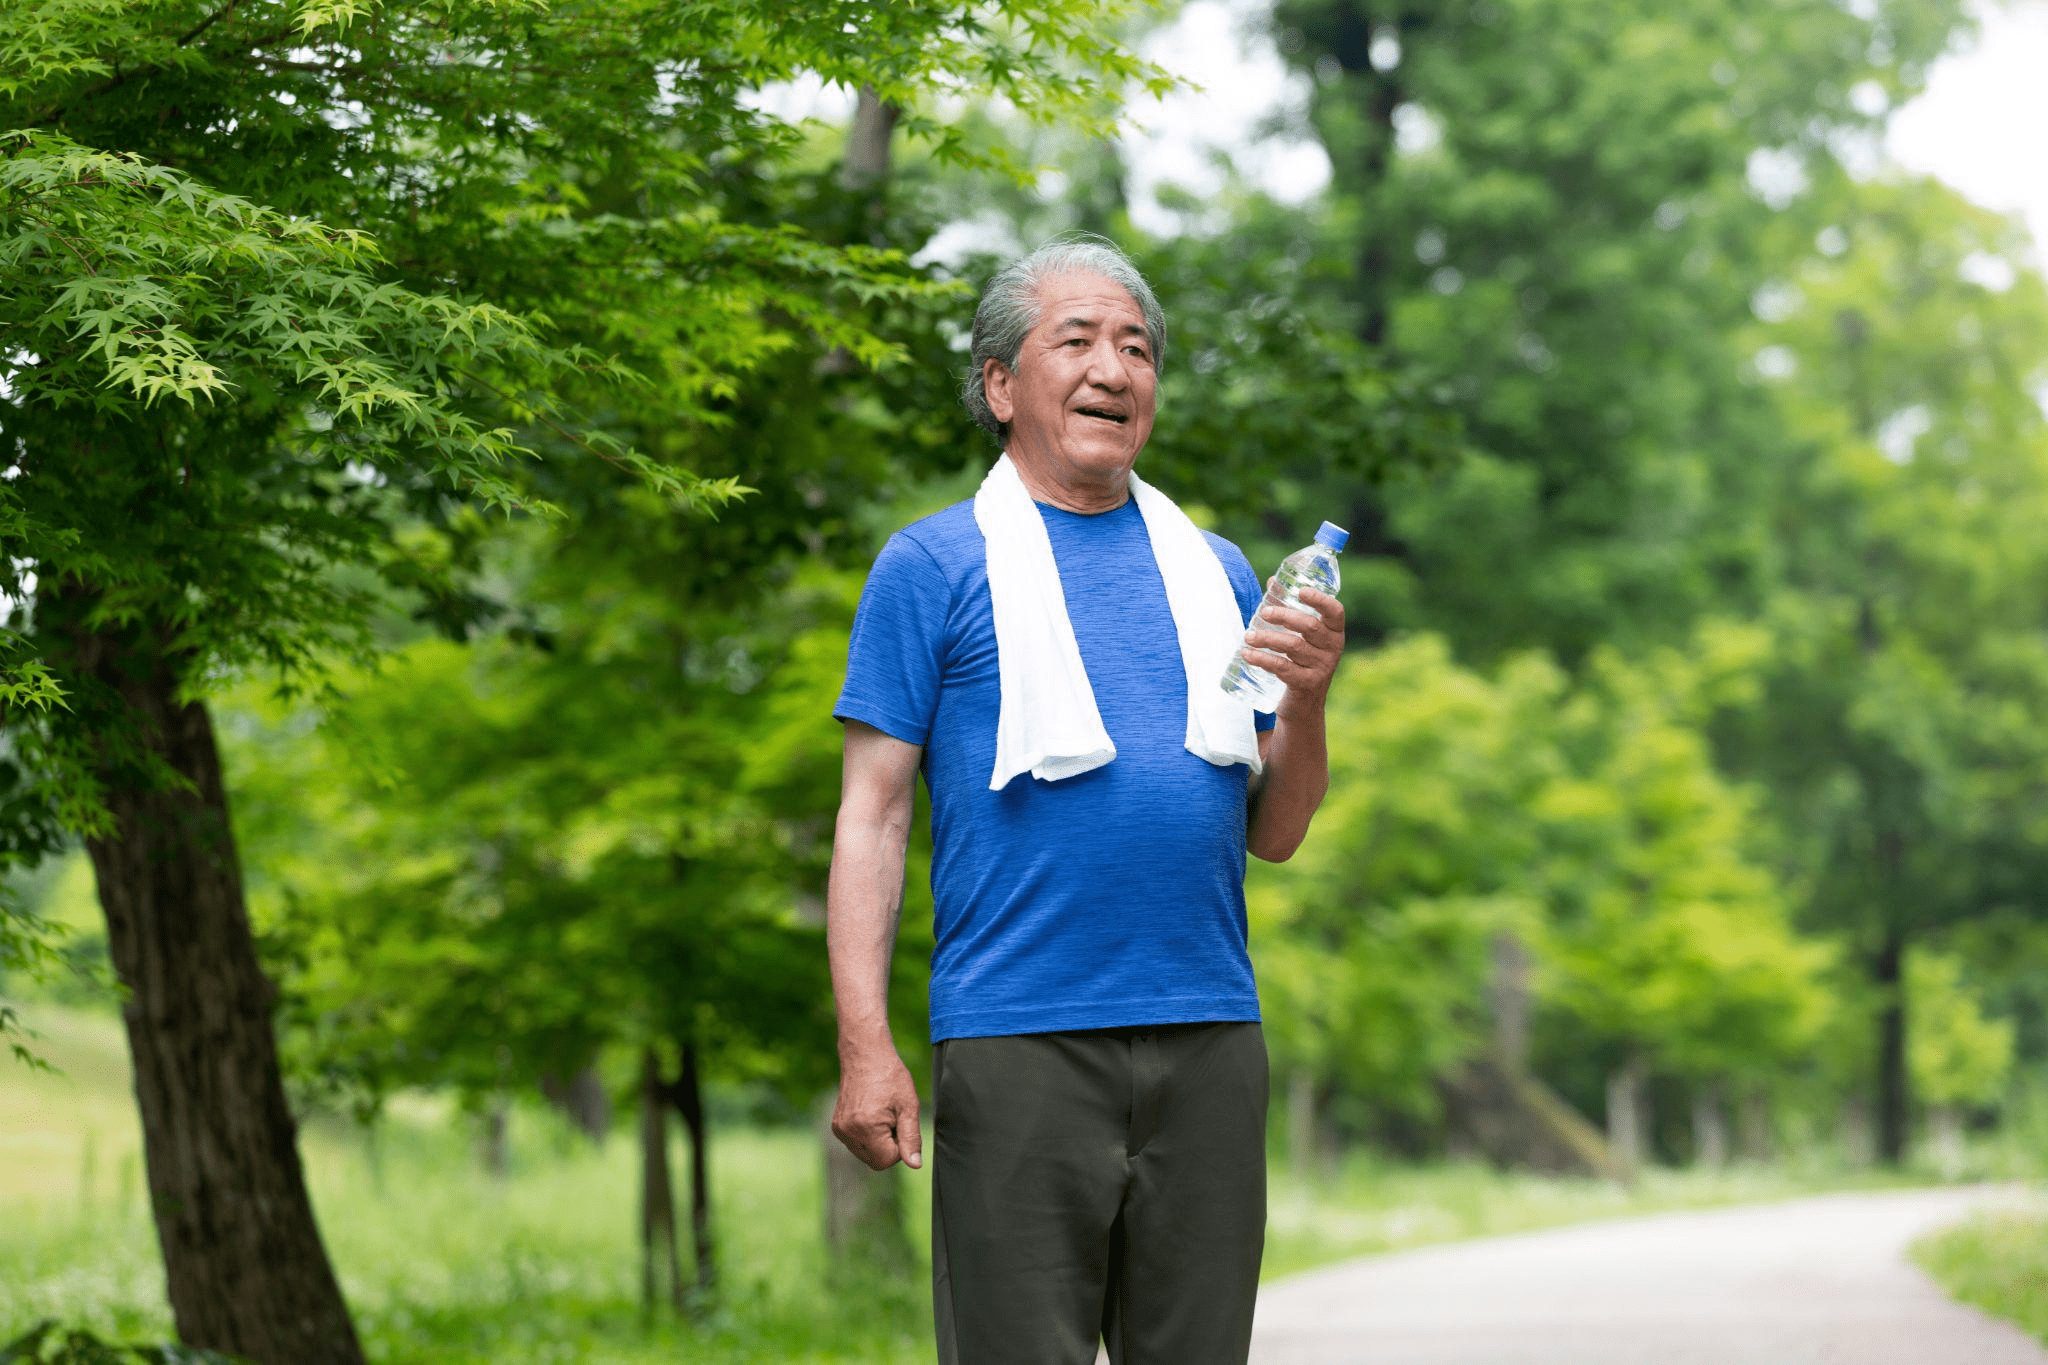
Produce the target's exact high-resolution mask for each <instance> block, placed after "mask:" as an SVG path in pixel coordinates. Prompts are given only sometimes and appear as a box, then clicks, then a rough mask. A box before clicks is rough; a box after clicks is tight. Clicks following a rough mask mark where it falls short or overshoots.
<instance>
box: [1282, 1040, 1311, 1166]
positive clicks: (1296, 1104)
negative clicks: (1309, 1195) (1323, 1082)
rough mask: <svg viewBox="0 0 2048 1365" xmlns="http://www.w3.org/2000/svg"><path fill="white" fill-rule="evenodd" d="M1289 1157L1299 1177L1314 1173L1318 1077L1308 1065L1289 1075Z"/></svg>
mask: <svg viewBox="0 0 2048 1365" xmlns="http://www.w3.org/2000/svg"><path fill="white" fill-rule="evenodd" d="M1287 1159H1288V1161H1289V1162H1290V1163H1291V1164H1292V1165H1293V1166H1294V1174H1295V1176H1296V1177H1297V1178H1298V1179H1301V1180H1307V1179H1308V1178H1310V1177H1311V1176H1312V1175H1313V1174H1314V1163H1315V1159H1316V1079H1315V1077H1314V1076H1313V1075H1312V1074H1310V1072H1309V1070H1308V1069H1307V1068H1306V1067H1302V1068H1299V1069H1297V1070H1295V1071H1293V1072H1291V1073H1289V1075H1288V1077H1287Z"/></svg>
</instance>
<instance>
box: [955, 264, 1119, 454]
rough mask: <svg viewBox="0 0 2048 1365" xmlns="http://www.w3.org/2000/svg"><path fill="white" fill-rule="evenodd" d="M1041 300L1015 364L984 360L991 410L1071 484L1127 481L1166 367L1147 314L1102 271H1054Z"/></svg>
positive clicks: (1021, 448)
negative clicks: (1159, 361)
mask: <svg viewBox="0 0 2048 1365" xmlns="http://www.w3.org/2000/svg"><path fill="white" fill-rule="evenodd" d="M1038 299H1039V311H1038V322H1037V325H1035V326H1034V327H1032V329H1031V331H1030V333H1029V335H1027V336H1026V337H1025V338H1024V345H1023V346H1022V347H1021V348H1020V349H1019V350H1018V352H1017V368H1016V370H1015V371H1014V372H1013V371H1010V370H1008V369H1006V368H1004V366H1003V365H1002V364H1001V363H1000V362H999V361H993V360H992V361H989V362H988V363H987V364H986V365H985V366H983V369H982V384H983V388H984V391H985V392H986V393H987V396H988V405H989V410H990V411H991V412H993V413H995V415H996V420H998V421H1001V422H1008V423H1009V424H1010V449H1011V451H1012V452H1013V457H1014V458H1019V459H1025V460H1031V461H1033V462H1034V464H1035V465H1036V467H1037V468H1039V469H1041V470H1044V471H1045V472H1046V473H1047V474H1049V475H1051V476H1053V477H1056V478H1058V479H1060V481H1061V482H1063V483H1067V484H1070V485H1074V486H1078V487H1091V486H1093V487H1116V486H1119V485H1121V484H1122V483H1123V481H1124V478H1125V476H1126V475H1128V474H1129V473H1130V470H1131V466H1132V465H1134V464H1136V463H1137V459H1138V452H1139V451H1140V450H1142V449H1143V448H1144V446H1145V439H1146V438H1147V437H1148V436H1150V435H1151V434H1152V414H1153V404H1154V399H1155V396H1156V392H1157V389H1158V384H1159V376H1158V374H1157V372H1156V371H1155V370H1154V369H1153V368H1152V365H1153V356H1152V343H1151V341H1150V339H1149V338H1148V337H1147V336H1146V335H1145V315H1144V314H1143V313H1142V312H1140V311H1139V309H1138V304H1137V301H1136V300H1134V299H1133V298H1132V297H1131V296H1130V294H1129V293H1127V292H1126V291H1125V290H1124V288H1123V286H1121V285H1119V284H1117V283H1115V282H1114V281H1112V280H1109V279H1106V278H1104V277H1103V276H1101V275H1094V274H1077V275H1061V276H1055V277H1054V278H1052V279H1050V280H1047V281H1046V282H1045V283H1044V284H1043V285H1041V286H1040V288H1039V294H1038Z"/></svg>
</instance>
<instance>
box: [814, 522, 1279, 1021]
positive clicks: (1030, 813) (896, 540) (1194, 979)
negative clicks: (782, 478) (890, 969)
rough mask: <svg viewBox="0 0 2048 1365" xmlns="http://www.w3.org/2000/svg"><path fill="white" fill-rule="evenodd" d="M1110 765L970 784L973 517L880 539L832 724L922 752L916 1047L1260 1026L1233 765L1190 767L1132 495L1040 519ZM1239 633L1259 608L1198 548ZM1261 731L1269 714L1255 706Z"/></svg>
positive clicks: (977, 666) (1164, 627) (1244, 583)
mask: <svg viewBox="0 0 2048 1365" xmlns="http://www.w3.org/2000/svg"><path fill="white" fill-rule="evenodd" d="M1038 510H1039V513H1040V514H1041V515H1042V516H1043V517H1044V519H1045V529H1046V532H1047V534H1048V536H1049V537H1050V539H1051V541H1052V551H1053V558H1054V559H1055V561H1056V562H1057V563H1058V565H1059V573H1060V582H1061V584H1062V585H1063V586H1064V588H1065V590H1066V598H1067V615H1068V618H1069V619H1070V620H1071V621H1072V622H1073V625H1074V639H1075V642H1076V643H1077V644H1078V645H1079V646H1080V649H1081V661H1082V663H1083V664H1084V665H1085V666H1086V668H1087V670H1088V680H1089V683H1090V685H1091V686H1092V687H1093V689H1094V692H1095V704H1096V708H1097V709H1098V711H1099V712H1100V713H1101V716H1102V723H1103V727H1104V728H1105V729H1107V730H1108V731H1109V737H1110V739H1111V740H1112V741H1113V742H1114V743H1115V745H1116V757H1115V758H1114V759H1111V760H1110V761H1109V762H1108V763H1106V764H1104V765H1102V766H1101V767H1099V768H1095V769H1093V770H1091V771H1089V772H1085V773H1081V774H1079V775H1078V776H1075V777H1067V778H1062V779H1060V780H1059V781H1057V782H1047V781H1044V780H1042V779H1040V778H1037V777H1034V776H1032V775H1031V774H1030V773H1028V772H1027V773H1024V774H1021V775H1019V776H1018V777H1016V778H1014V779H1012V780H1011V782H1010V783H1009V785H1008V786H1006V787H1005V788H1004V789H1003V790H1002V791H1000V792H992V791H990V790H989V789H988V780H989V773H990V771H991V770H992V769H993V768H994V766H995V752H996V719H997V715H998V713H999V710H1000V707H1001V702H1002V687H1001V680H1000V676H999V673H998V669H997V662H996V636H995V619H994V616H993V613H992V611H991V609H990V604H989V593H988V565H987V560H986V557H985V554H984V551H983V546H982V536H981V529H980V527H979V526H977V525H976V524H975V520H974V502H973V500H972V499H971V498H969V499H963V500H961V501H960V502H957V503H954V504H953V505H952V506H951V507H947V508H945V509H944V510H942V511H939V512H934V513H933V514H932V515H930V516H928V517H925V518H923V519H922V520H919V521H916V522H913V523H911V524H910V525H908V526H906V527H904V528H903V529H902V530H900V531H897V532H896V533H895V534H894V535H892V536H890V537H889V540H888V542H887V544H885V545H884V546H883V547H882V550H881V553H880V554H878V555H877V556H876V557H875V563H874V567H873V568H872V569H871V570H870V571H869V573H868V579H867V585H866V587H865V588H864V589H863V591H862V593H861V599H860V606H859V608H858V610H857V612H856V613H855V616H854V623H853V636H852V640H851V643H850V645H849V647H848V654H847V664H846V685H845V687H844V689H843V690H842V691H841V693H840V695H839V700H838V703H837V705H836V706H835V707H834V708H833V711H832V714H833V715H834V716H835V717H837V718H839V719H841V720H847V719H854V720H861V721H865V722H867V723H868V724H870V725H873V726H875V727H876V728H878V729H881V730H884V731H887V732H888V733H889V734H891V735H894V736H895V737H896V738H898V739H901V740H906V741H908V742H910V743H912V744H922V745H923V746H924V754H923V757H922V760H921V762H920V765H919V766H920V770H921V771H922V772H923V774H924V779H925V786H926V789H927V790H928V791H929V792H930V795H931V811H932V842H933V861H932V899H933V917H934V925H933V929H934V937H935V942H934V946H933V950H932V963H931V1041H932V1042H934V1043H936V1042H938V1041H940V1040H941V1039H945V1038H959V1037H977V1036H987V1035H993V1034H1011V1033H1039V1032H1046V1031H1050V1030H1056V1029H1080V1028H1107V1027H1112V1026H1117V1025H1126V1024H1166V1023H1181V1022H1197V1021H1210V1020H1233V1019H1258V1018H1259V1017H1260V1016H1259V997H1258V989H1257V986H1256V984H1255V983H1254V981H1253V979H1252V965H1251V958H1250V955H1249V953H1248V951H1247V944H1246V928H1245V910H1244V874H1245V820H1246V808H1245V801H1246V783H1247V781H1248V780H1249V777H1250V772H1251V770H1250V769H1249V768H1248V767H1247V766H1246V765H1244V764H1242V763H1233V764H1230V765H1229V766H1227V767H1218V766H1217V765H1215V764H1213V763H1210V762H1208V761H1207V760H1206V759H1203V758H1199V757H1197V756H1196V755H1194V754H1192V753H1190V752H1188V749H1187V747H1186V738H1187V678H1186V675H1185V673H1184V672H1183V670H1182V667H1181V659H1180V644H1179V638H1178V636H1177V635H1176V634H1175V632H1174V626H1173V615H1172V612H1171V610H1170V608H1169V607H1168V606H1167V602H1166V585H1165V582H1164V580H1163V579H1162V578H1161V577H1160V574H1159V565H1158V561H1157V560H1156V559H1155V558H1154V557H1153V554H1152V544H1151V540H1150V538H1149V536H1148V535H1147V534H1146V530H1145V522H1144V517H1143V514H1142V513H1141V512H1140V511H1139V508H1138V502H1137V499H1135V498H1131V499H1127V500H1126V501H1125V502H1124V504H1123V505H1122V506H1121V507H1118V508H1116V509H1114V510H1112V511H1108V512H1100V513H1081V512H1070V511H1067V510H1066V509H1064V508H1060V507H1055V506H1052V505H1051V504H1050V503H1044V502H1041V503H1039V504H1038ZM1203 534H1204V535H1205V536H1207V537H1208V540H1209V544H1210V546H1211V547H1212V548H1214V550H1215V551H1216V555H1217V558H1218V559H1220V560H1221V561H1222V562H1223V567H1224V569H1225V571H1226V572H1227V573H1228V575H1229V578H1230V582H1231V586H1232V588H1233V589H1234V590H1235V591H1236V594H1237V600H1238V606H1239V609H1240V611H1241V614H1242V615H1243V617H1244V619H1245V621H1246V622H1247V623H1249V622H1250V620H1251V617H1252V613H1253V612H1254V611H1255V610H1257V608H1258V605H1259V599H1260V597H1261V596H1262V595H1263V593H1264V587H1263V585H1262V584H1261V582H1260V580H1259V578H1258V575H1257V574H1256V573H1254V572H1253V570H1252V566H1251V564H1250V562H1249V561H1248V560H1246V558H1245V556H1244V552H1243V551H1241V550H1239V549H1238V548H1237V546H1235V545H1233V544H1231V543H1230V542H1229V541H1227V540H1225V539H1224V538H1223V537H1221V536H1218V535H1215V534H1213V533H1210V532H1206V531H1205V532H1204V533H1203ZM1254 715H1255V716H1256V723H1257V726H1258V728H1259V729H1260V730H1270V729H1272V728H1273V724H1274V717H1273V716H1272V715H1271V714H1270V713H1265V712H1255V713H1254Z"/></svg>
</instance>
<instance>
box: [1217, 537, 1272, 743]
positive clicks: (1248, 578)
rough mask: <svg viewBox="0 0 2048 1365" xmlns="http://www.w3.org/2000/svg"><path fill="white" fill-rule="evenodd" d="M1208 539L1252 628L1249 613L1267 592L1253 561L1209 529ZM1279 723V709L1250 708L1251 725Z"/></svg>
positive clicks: (1260, 726)
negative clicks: (1253, 709)
mask: <svg viewBox="0 0 2048 1365" xmlns="http://www.w3.org/2000/svg"><path fill="white" fill-rule="evenodd" d="M1209 543H1210V544H1211V545H1212V546H1214V547H1215V550H1216V557H1217V558H1218V559H1221V560H1222V561H1223V571H1224V573H1226V574H1228V575H1229V577H1230V588H1231V591H1232V592H1235V593H1236V594H1237V612H1238V615H1240V616H1242V617H1243V618H1244V624H1245V629H1247V630H1249V629H1251V624H1252V617H1253V615H1255V614H1256V613H1257V612H1258V609H1259V603H1260V602H1261V601H1262V600H1263V599H1264V598H1265V596H1266V589H1265V585H1264V584H1262V583H1260V582H1259V576H1258V575H1257V574H1256V573H1254V572H1252V562H1251V561H1250V560H1249V559H1246V558H1245V556H1244V551H1242V550H1240V549H1238V548H1237V546H1235V545H1233V544H1231V543H1230V542H1229V541H1227V540H1225V539H1223V538H1222V537H1221V536H1218V535H1215V534H1213V533H1210V535H1209ZM1279 723H1280V716H1279V713H1278V712H1274V711H1256V710H1255V711H1253V712H1252V725H1253V726H1254V727H1255V728H1256V729H1259V730H1270V729H1272V728H1273V727H1274V726H1275V725H1278V724H1279Z"/></svg>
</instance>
